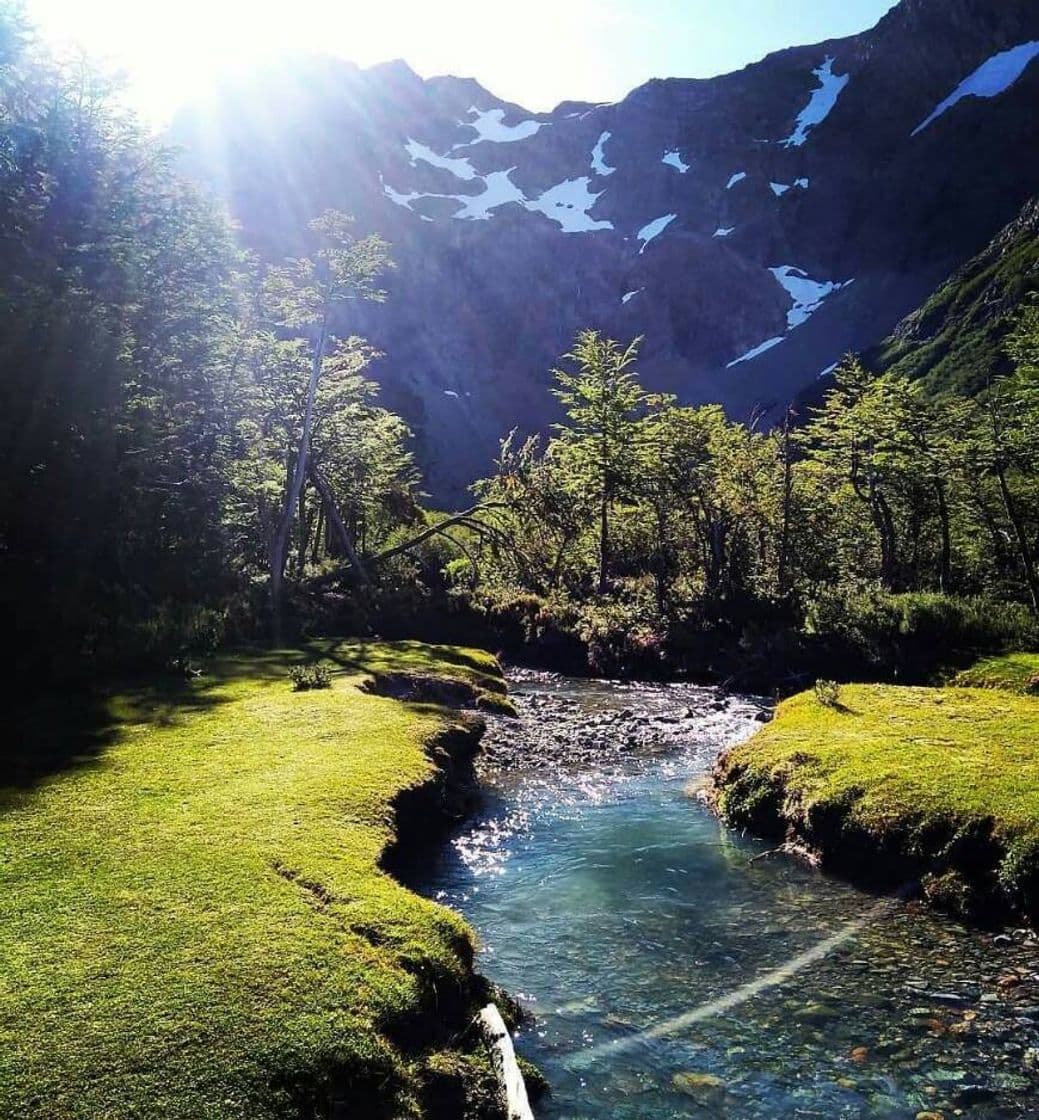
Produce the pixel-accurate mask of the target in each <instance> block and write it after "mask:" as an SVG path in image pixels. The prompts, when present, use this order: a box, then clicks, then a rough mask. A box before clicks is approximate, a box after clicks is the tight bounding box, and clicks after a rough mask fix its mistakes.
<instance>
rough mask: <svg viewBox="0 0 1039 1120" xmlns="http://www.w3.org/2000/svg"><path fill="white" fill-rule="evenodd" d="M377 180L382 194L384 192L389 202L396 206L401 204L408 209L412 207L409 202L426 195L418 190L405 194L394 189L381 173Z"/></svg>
mask: <svg viewBox="0 0 1039 1120" xmlns="http://www.w3.org/2000/svg"><path fill="white" fill-rule="evenodd" d="M379 181H380V182H381V183H382V190H383V194H385V195H386V197H387V198H388V199H389V200H390V201H391V202H395V203H396V204H397V205H398V206H403V207H404V209H405V210H410V209H411V208H412V206H411V204H412V203H413V202H415V201H416V200H417V199H419V198H425V197H426V196H425V195H424V194H422V193H421V192H420V191H409V192H408V193H407V194H404V193H403V192H401V191H395V190H394V189H393V187H391V186H390V185H389V183H387V182H385V180H383V178H382V176H381V175H380V176H379Z"/></svg>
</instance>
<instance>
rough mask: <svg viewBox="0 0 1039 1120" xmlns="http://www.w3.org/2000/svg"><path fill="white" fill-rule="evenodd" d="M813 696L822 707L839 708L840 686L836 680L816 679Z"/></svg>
mask: <svg viewBox="0 0 1039 1120" xmlns="http://www.w3.org/2000/svg"><path fill="white" fill-rule="evenodd" d="M815 698H816V700H818V701H819V703H820V704H822V705H823V707H824V708H839V707H840V706H841V686H840V685H839V684H838V683H837V682H836V681H824V680H818V681H816V682H815Z"/></svg>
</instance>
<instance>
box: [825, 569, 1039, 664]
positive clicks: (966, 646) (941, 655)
mask: <svg viewBox="0 0 1039 1120" xmlns="http://www.w3.org/2000/svg"><path fill="white" fill-rule="evenodd" d="M804 631H805V633H806V634H808V635H809V636H811V637H813V638H815V639H817V640H818V641H820V642H821V643H822V645H823V647H824V648H825V649H826V650H827V651H829V655H830V656H831V657H833V658H836V659H837V663H838V664H843V665H844V667H845V668H846V669H847V670H848V672H854V673H860V672H863V671H870V672H873V673H875V672H878V671H880V672H882V673H883V672H885V671H886V674H887V675H888V676H889V677H900V678H902V677H905V678H910V679H926V678H927V677H928V676H930V675H932V674H933V673H935V672H936V671H937V670H939V669H941V668H943V667H949V666H952V665H955V664H957V663H962V662H963V661H965V660H968V659H972V658H973V657H974V656H976V655H978V654H980V653H991V652H997V651H1000V650H1005V649H1010V648H1017V649H1027V648H1030V647H1032V646H1034V644H1035V643H1036V641H1037V640H1039V633H1037V627H1036V622H1035V619H1034V618H1033V617H1032V616H1031V614H1030V612H1029V611H1028V609H1027V608H1026V607H1025V606H1024V605H1022V604H1020V603H1003V602H997V601H995V600H991V599H985V598H969V599H961V598H956V597H954V596H951V595H940V594H937V593H935V592H911V593H905V594H897V595H896V594H892V593H891V592H888V591H885V590H884V589H883V588H881V587H878V586H877V585H875V584H865V585H862V584H859V585H850V586H849V585H844V586H838V587H825V588H822V589H820V590H819V591H818V592H817V593H816V594H815V595H814V596H813V598H812V599H811V600H810V601H809V602H808V604H807V606H806V610H805V621H804Z"/></svg>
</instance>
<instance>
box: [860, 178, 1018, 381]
mask: <svg viewBox="0 0 1039 1120" xmlns="http://www.w3.org/2000/svg"><path fill="white" fill-rule="evenodd" d="M1037 291H1039V198H1033V199H1031V200H1030V201H1029V202H1028V203H1027V204H1026V205H1025V208H1024V209H1023V210H1022V211H1021V213H1020V215H1019V216H1018V217H1017V218H1015V220H1014V221H1013V222H1011V223H1010V225H1008V226H1007V227H1006V228H1005V229H1003V230H1002V231H1001V232H1000V233H999V235H998V236H997V237H995V238H994V239H993V240H992V241H991V242H990V243H989V244H988V245H987V246H986V247H985V248H984V249H983V250H982V251H981V252H980V253H979V254H978V255H977V256H976V257H973V258H972V259H971V260H970V261H968V262H967V264H965V265H964V266H963V267H962V268H960V269H958V270H957V271H956V273H955V274H954V275H953V276H951V277H950V278H949V279H948V280H946V281H945V283H944V284H942V285H941V286H940V287H939V288H938V290H937V291H936V292H935V293H934V295H933V296H931V298H930V299H929V300H927V302H926V303H925V304H924V305H923V306H922V307H920V308H919V309H918V310H917V311H914V312H913V313H912V314H911V315H908V316H907V317H906V318H905V319H903V320H902V322H901V323H900V324H899V325H898V327H896V329H895V330H894V332H893V333H892V334H891V336H890V337H889V338H887V339H885V340H884V342H883V344H882V345H881V346H879V347H878V348H877V349H876V350H875V351H873V352H871V353H868V354H867V355H866V356H865V357H866V361H867V364H868V365H869V366H870V367H871V368H873V369H877V370H893V371H895V372H896V373H900V374H903V375H905V376H907V377H913V378H920V379H922V380H923V382H924V383H925V384H926V385H927V386H928V388H930V389H932V390H934V391H943V390H944V391H952V392H957V393H976V392H978V391H979V390H981V389H983V388H984V387H985V386H986V385H987V384H988V383H989V381H991V380H992V378H993V377H998V376H999V375H1000V374H1004V373H1007V372H1009V370H1010V362H1009V359H1008V358H1007V355H1006V352H1005V348H1004V343H1005V341H1006V337H1007V335H1008V334H1009V332H1010V330H1011V328H1012V327H1013V325H1014V322H1015V320H1016V318H1017V314H1018V312H1019V310H1020V308H1021V305H1022V303H1023V302H1024V300H1025V299H1027V298H1028V297H1029V296H1030V295H1031V294H1032V293H1034V292H1037Z"/></svg>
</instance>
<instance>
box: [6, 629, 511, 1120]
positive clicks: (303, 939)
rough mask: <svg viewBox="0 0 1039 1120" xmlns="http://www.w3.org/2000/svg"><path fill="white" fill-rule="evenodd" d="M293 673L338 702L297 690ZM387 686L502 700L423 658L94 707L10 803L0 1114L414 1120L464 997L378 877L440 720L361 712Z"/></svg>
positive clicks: (476, 674)
mask: <svg viewBox="0 0 1039 1120" xmlns="http://www.w3.org/2000/svg"><path fill="white" fill-rule="evenodd" d="M301 660H305V661H310V662H315V663H320V664H323V665H326V666H328V667H329V668H330V669H331V670H332V671H333V687H332V688H330V689H327V690H319V691H311V692H294V691H293V690H292V688H291V686H290V684H289V680H288V675H287V670H288V668H289V667H290V666H291V665H293V664H296V663H299V662H300V661H301ZM387 672H398V673H399V672H411V673H414V672H423V673H433V674H436V675H438V676H441V677H445V678H447V679H449V680H458V681H462V682H464V683H466V684H467V685H468V686H469V687H471V688H472V689H473V690H474V691H475V692H480V691H482V690H483V689H484V688H486V687H490V688H491V689H492V690H498V689H500V688H501V687H502V686H501V679H500V676H499V674H498V669H497V666H496V664H495V662H494V660H493V658H491V657H489V656H488V655H487V654H482V653H479V652H477V651H474V650H466V649H454V648H446V647H426V646H421V645H419V644H417V643H404V644H387V643H374V642H367V643H335V642H322V643H318V644H313V645H311V646H310V647H308V648H307V650H306V651H305V652H304V653H302V654H301V653H299V652H267V653H247V654H241V655H227V656H224V657H221V658H219V659H217V660H215V661H214V662H213V663H212V664H211V666H210V669H209V671H208V672H207V673H206V674H205V676H203V677H200V678H198V679H196V680H194V681H192V682H191V683H189V684H183V683H181V684H179V685H178V686H177V687H176V688H175V689H174V690H173V691H172V692H170V691H169V690H168V689H163V688H161V687H159V686H158V685H152V686H149V687H146V688H145V687H138V688H135V689H132V690H129V691H122V692H119V693H117V694H113V695H111V696H110V697H108V698H107V709H108V717H109V736H108V738H109V741H110V745H109V746H108V748H107V749H106V750H105V751H104V752H103V753H102V754H100V756H99V757H97V758H95V759H94V760H93V761H89V762H83V763H81V764H80V765H78V766H76V767H74V768H73V769H71V770H67V771H65V772H64V773H62V774H60V775H58V776H56V777H53V778H50V779H48V780H46V781H44V782H43V783H41V784H37V785H36V786H35V787H34V788H30V789H23V790H8V791H6V792H5V793H4V795H3V812H2V813H0V850H2V851H3V853H4V857H3V860H2V861H0V893H2V897H3V899H4V921H3V922H2V923H0V957H2V958H3V961H4V968H3V974H2V977H0V1114H2V1115H4V1116H11V1117H14V1116H19V1117H27V1116H38V1117H61V1118H62V1120H72V1118H74V1117H83V1118H84V1120H86V1118H89V1120H95V1118H96V1117H99V1116H106V1117H112V1118H115V1117H131V1116H159V1115H162V1116H164V1117H183V1118H185V1120H188V1118H190V1120H198V1118H199V1117H202V1116H206V1117H213V1118H215V1117H249V1118H250V1120H254V1118H258V1117H297V1116H301V1115H312V1114H314V1113H313V1109H314V1108H318V1109H319V1110H320V1109H324V1108H326V1107H327V1102H328V1100H329V1099H335V1098H336V1097H337V1096H342V1097H343V1098H344V1099H349V1100H350V1101H351V1102H352V1103H353V1105H354V1106H355V1107H358V1108H361V1109H362V1111H364V1114H365V1115H372V1116H377V1115H378V1116H381V1115H393V1116H403V1115H411V1114H413V1113H414V1112H415V1110H416V1109H417V1107H418V1105H417V1101H418V1098H419V1097H420V1095H421V1094H422V1092H424V1091H425V1090H426V1089H427V1088H428V1086H429V1083H430V1079H431V1077H433V1074H432V1073H431V1072H430V1071H431V1070H433V1071H435V1070H436V1068H438V1064H443V1062H444V1061H447V1059H446V1058H445V1057H443V1056H436V1055H434V1056H433V1058H429V1057H428V1055H429V1054H430V1052H432V1051H434V1050H435V1049H436V1047H437V1045H438V1043H441V1042H443V1041H444V1038H445V1037H446V1034H447V1033H448V1032H453V1031H455V1030H457V1029H458V1028H459V1027H461V1026H463V1025H464V1023H465V1021H466V1015H467V1013H468V1012H469V1009H470V1007H471V1003H472V1000H473V999H474V998H475V994H476V989H475V987H474V980H473V977H472V973H471V954H472V946H471V942H470V934H469V931H468V930H467V929H466V927H465V925H464V923H463V922H462V921H461V919H459V918H458V917H457V916H455V915H454V914H452V913H450V912H449V911H447V910H444V909H441V908H440V907H438V906H436V905H434V904H433V903H430V902H427V901H425V900H423V899H421V898H419V897H418V896H416V895H414V894H412V893H411V892H409V891H407V890H405V889H404V888H403V887H401V886H400V885H399V884H398V883H397V882H396V881H395V880H394V879H393V878H391V877H390V876H389V875H388V874H386V873H385V872H384V871H383V870H382V869H381V866H380V864H381V861H382V859H383V856H384V854H385V852H386V848H387V845H388V844H389V843H390V842H391V841H392V840H393V838H394V835H395V823H394V820H395V818H394V805H395V804H397V803H398V802H399V799H400V797H401V795H402V794H403V793H404V792H405V791H409V790H414V789H415V788H416V787H419V786H421V785H422V784H423V783H428V782H430V780H431V778H432V777H433V774H434V764H433V761H432V759H431V755H430V753H429V748H430V747H431V745H432V744H434V743H437V742H439V743H440V744H441V745H440V751H441V753H442V752H443V750H444V749H445V748H446V744H447V740H445V739H444V735H445V733H446V732H448V731H449V729H450V728H451V726H453V722H456V721H457V718H458V717H453V716H452V715H451V713H450V712H448V711H446V710H445V709H443V708H438V707H434V706H431V705H423V704H405V703H402V702H400V701H397V700H392V699H388V698H385V697H381V696H378V695H374V694H371V693H368V692H365V691H362V690H361V689H359V687H358V685H359V684H361V683H363V682H364V681H365V679H369V678H370V675H371V674H372V673H376V674H377V673H387ZM67 730H71V729H67ZM43 733H44V732H43V731H42V730H41V727H40V726H39V725H33V726H27V727H26V728H25V729H24V730H23V732H22V734H23V735H26V736H31V735H33V734H36V735H41V734H43ZM456 733H457V732H456ZM463 737H464V736H463ZM465 745H466V744H464V743H463V747H464V746H465ZM20 746H21V749H22V750H23V751H24V752H26V753H32V751H33V749H34V746H35V744H34V743H33V742H31V741H30V742H23V743H22V744H21V745H20ZM468 746H469V748H470V749H471V744H468ZM463 754H464V750H463ZM409 823H410V824H411V825H412V826H414V825H415V824H416V823H417V824H419V825H421V826H422V827H424V828H426V829H427V830H428V829H431V828H434V827H435V824H436V822H435V817H434V815H433V813H432V808H431V807H430V808H427V811H426V815H425V816H424V818H423V819H421V820H419V821H417V822H416V821H411V822H409ZM427 834H428V833H427ZM424 1055H426V1056H425V1057H424ZM430 1061H431V1062H432V1065H430ZM452 1061H453V1062H454V1064H455V1065H457V1064H458V1063H459V1062H460V1061H462V1059H461V1058H460V1057H459V1058H456V1059H452ZM424 1087H425V1088H424ZM366 1094H367V1095H366ZM320 1114H322V1115H324V1114H325V1113H324V1112H321V1113H320Z"/></svg>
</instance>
